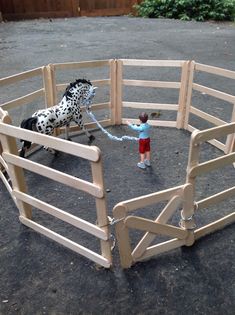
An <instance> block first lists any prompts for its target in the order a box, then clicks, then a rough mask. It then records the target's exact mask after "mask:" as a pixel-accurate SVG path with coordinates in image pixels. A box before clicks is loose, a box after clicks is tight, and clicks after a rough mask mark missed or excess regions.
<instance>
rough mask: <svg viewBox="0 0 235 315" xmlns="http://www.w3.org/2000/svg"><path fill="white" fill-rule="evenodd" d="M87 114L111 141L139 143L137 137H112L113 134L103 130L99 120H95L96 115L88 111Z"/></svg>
mask: <svg viewBox="0 0 235 315" xmlns="http://www.w3.org/2000/svg"><path fill="white" fill-rule="evenodd" d="M86 112H87V114H88V115H89V116H90V117H91V119H92V120H93V121H94V122H95V123H96V124H97V126H98V127H99V128H100V129H101V130H102V131H103V133H105V134H106V135H107V136H108V137H109V139H111V140H115V141H123V140H131V141H138V140H139V139H138V138H136V137H130V136H122V137H120V138H119V137H116V136H113V135H111V133H109V132H108V131H107V130H106V129H104V128H103V126H101V124H100V123H99V122H98V120H97V119H96V118H95V116H94V114H93V113H92V112H91V111H89V110H87V109H86Z"/></svg>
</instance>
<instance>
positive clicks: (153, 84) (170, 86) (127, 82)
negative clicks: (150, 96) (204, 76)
mask: <svg viewBox="0 0 235 315" xmlns="http://www.w3.org/2000/svg"><path fill="white" fill-rule="evenodd" d="M122 84H123V85H126V86H138V87H151V88H168V89H179V88H180V85H181V84H180V82H167V81H146V80H145V81H144V80H127V79H124V80H122Z"/></svg>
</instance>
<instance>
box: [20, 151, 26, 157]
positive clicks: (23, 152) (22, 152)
mask: <svg viewBox="0 0 235 315" xmlns="http://www.w3.org/2000/svg"><path fill="white" fill-rule="evenodd" d="M19 155H20V157H22V158H24V155H25V150H23V149H22V150H20V154H19Z"/></svg>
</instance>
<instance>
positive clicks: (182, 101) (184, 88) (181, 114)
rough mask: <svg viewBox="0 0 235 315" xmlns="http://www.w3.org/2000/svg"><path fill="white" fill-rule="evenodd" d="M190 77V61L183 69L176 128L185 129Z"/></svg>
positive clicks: (185, 63)
mask: <svg viewBox="0 0 235 315" xmlns="http://www.w3.org/2000/svg"><path fill="white" fill-rule="evenodd" d="M189 75H190V61H185V62H184V63H183V65H182V69H181V77H180V90H179V96H178V103H179V107H178V112H177V118H176V121H177V123H176V128H177V129H183V128H184V123H185V115H186V104H187V95H188V92H189V89H190V88H189Z"/></svg>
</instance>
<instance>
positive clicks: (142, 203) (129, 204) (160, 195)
mask: <svg viewBox="0 0 235 315" xmlns="http://www.w3.org/2000/svg"><path fill="white" fill-rule="evenodd" d="M183 187H184V186H183V185H181V186H177V187H173V188H169V189H166V190H162V191H159V192H154V193H152V194H148V195H143V196H139V197H136V198H133V199H129V200H125V201H122V202H121V203H120V206H121V207H125V209H126V211H133V210H136V209H140V208H144V207H147V206H150V205H152V204H155V203H158V202H160V201H165V200H169V199H171V198H172V197H173V196H174V195H181V194H182V192H183ZM118 205H119V204H118ZM118 205H117V206H118Z"/></svg>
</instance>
